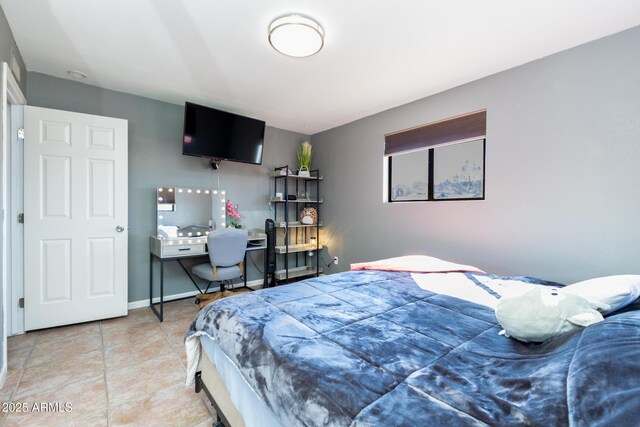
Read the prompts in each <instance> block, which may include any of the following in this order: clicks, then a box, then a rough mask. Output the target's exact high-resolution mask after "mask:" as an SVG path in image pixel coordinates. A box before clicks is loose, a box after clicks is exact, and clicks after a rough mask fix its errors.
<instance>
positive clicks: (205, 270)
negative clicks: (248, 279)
mask: <svg viewBox="0 0 640 427" xmlns="http://www.w3.org/2000/svg"><path fill="white" fill-rule="evenodd" d="M248 240H249V233H248V232H247V230H242V229H237V228H224V229H222V230H218V231H212V232H211V233H209V236H208V237H207V244H208V246H209V262H208V263H204V264H198V265H194V266H193V267H191V273H193V275H194V276H197V277H199V278H201V279H204V280H208V281H209V284H208V285H207V290H205V293H204V294H199V295H197V296H196V304H198V305H200V306H201V307H202V306H203V305H201V303H202V302H205V304H204V305H206V303H209V302H211V301H214V300H217V299H220V298H224V297H226V296H229V295H232V294H233V292H230V291H228V289H227V290H226V289H225V283H228V284H229V285H231V286H232V282H231V281H232V280H233V279H236V278H240V277H243V275H244V266H243V265H242V262H243V260H244V254H245V252H246V250H247V242H248ZM213 282H218V283H220V292H217V293H215V294H207V291H208V290H209V287H210V286H211V284H212V283H213Z"/></svg>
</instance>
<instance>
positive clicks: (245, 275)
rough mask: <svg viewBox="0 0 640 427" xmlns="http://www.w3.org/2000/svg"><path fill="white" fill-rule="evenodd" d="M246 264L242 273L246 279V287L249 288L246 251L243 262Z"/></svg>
mask: <svg viewBox="0 0 640 427" xmlns="http://www.w3.org/2000/svg"><path fill="white" fill-rule="evenodd" d="M242 263H243V264H244V271H243V272H242V276H243V277H244V287H245V288H246V287H247V270H248V268H247V251H244V259H243V260H242Z"/></svg>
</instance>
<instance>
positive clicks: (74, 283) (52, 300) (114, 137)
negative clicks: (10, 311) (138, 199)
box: [24, 106, 128, 331]
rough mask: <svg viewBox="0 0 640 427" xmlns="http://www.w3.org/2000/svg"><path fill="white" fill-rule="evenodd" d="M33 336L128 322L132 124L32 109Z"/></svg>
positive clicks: (28, 211) (29, 280)
mask: <svg viewBox="0 0 640 427" xmlns="http://www.w3.org/2000/svg"><path fill="white" fill-rule="evenodd" d="M24 115H25V117H24V120H25V142H24V144H25V145H24V188H25V195H24V214H25V215H24V216H25V219H24V221H25V224H24V235H25V236H24V253H25V262H24V264H25V275H24V279H25V303H24V305H25V329H26V330H27V331H29V330H33V329H41V328H48V327H53V326H60V325H66V324H71V323H79V322H87V321H91V320H97V319H104V318H108V317H115V316H123V315H126V314H127V143H128V142H127V141H128V140H127V121H126V120H122V119H114V118H109V117H99V116H92V115H88V114H79V113H71V112H67V111H58V110H50V109H45V108H38V107H31V106H26V107H25V111H24Z"/></svg>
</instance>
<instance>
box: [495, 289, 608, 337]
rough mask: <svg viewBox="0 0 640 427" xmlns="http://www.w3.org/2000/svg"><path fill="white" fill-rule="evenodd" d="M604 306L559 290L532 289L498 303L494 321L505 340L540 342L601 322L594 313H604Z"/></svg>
mask: <svg viewBox="0 0 640 427" xmlns="http://www.w3.org/2000/svg"><path fill="white" fill-rule="evenodd" d="M605 306H606V304H601V303H596V302H592V301H589V300H587V299H586V298H583V297H581V296H579V295H575V294H571V293H568V292H567V293H565V292H563V291H562V289H561V288H553V287H549V286H536V287H535V288H534V289H531V290H530V291H528V292H525V293H523V294H521V295H518V296H513V297H503V298H502V299H500V301H499V302H498V305H497V306H496V318H497V319H498V322H500V325H502V327H503V328H504V332H506V334H507V336H511V337H513V338H515V339H517V340H519V341H524V342H530V341H531V342H543V341H546V340H548V339H550V338H553V337H555V336H557V335H560V334H563V333H565V332H569V331H571V330H573V329H578V328H579V327H585V326H589V325H591V324H593V323H597V322H600V321H602V320H604V318H603V317H602V314H600V312H599V311H598V309H600V310H603V311H606V310H607V309H608V307H605Z"/></svg>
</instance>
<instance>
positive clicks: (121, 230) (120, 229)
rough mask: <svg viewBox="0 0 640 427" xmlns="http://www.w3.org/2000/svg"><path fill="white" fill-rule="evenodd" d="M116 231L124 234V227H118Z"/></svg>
mask: <svg viewBox="0 0 640 427" xmlns="http://www.w3.org/2000/svg"><path fill="white" fill-rule="evenodd" d="M116 231H117V232H118V233H122V232H123V231H124V227H123V226H121V225H118V226H117V227H116Z"/></svg>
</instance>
